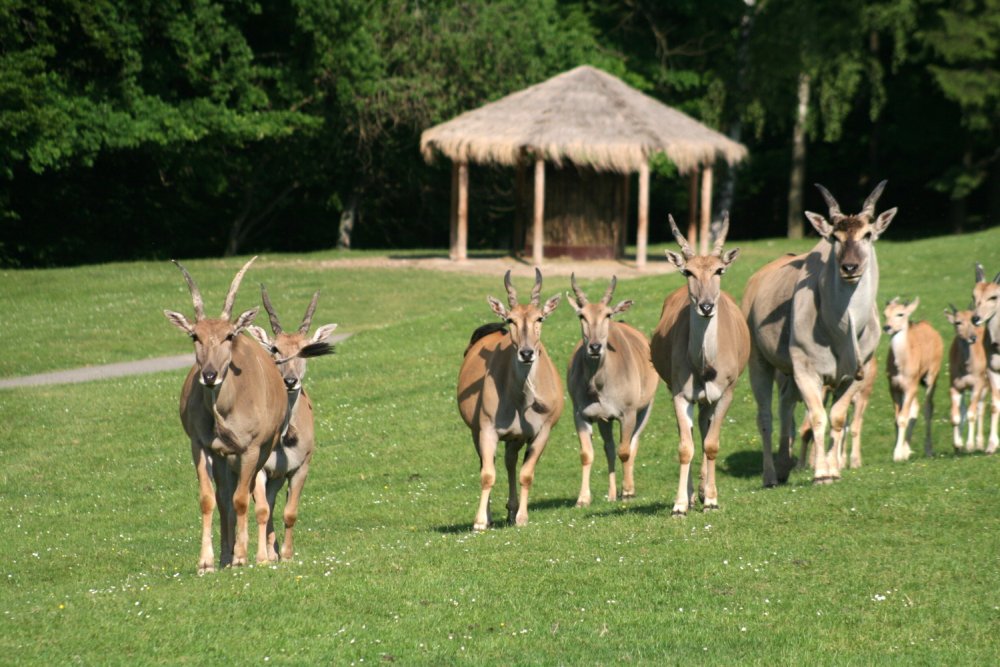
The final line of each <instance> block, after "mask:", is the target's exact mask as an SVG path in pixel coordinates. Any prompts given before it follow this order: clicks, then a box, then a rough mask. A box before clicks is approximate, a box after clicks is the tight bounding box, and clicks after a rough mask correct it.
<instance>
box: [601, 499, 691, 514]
mask: <svg viewBox="0 0 1000 667" xmlns="http://www.w3.org/2000/svg"><path fill="white" fill-rule="evenodd" d="M673 508H674V504H673V503H672V502H670V503H665V502H663V501H661V500H657V501H655V502H651V503H642V504H639V502H637V501H636V500H634V499H633V500H626V501H621V500H618V501H615V502H614V503H611V502H609V503H607V504H606V505H605V506H604V507H603V508H601V509H594V506H593V505H591V506H590V508H588V509H586V510H585V511H586V513H587V514H586V516H587V517H588V518H589V517H606V516H618V515H619V514H641V515H643V516H653V515H655V514H662V513H664V512H666V513H667V515H669V514H670V512H671V511H672V510H673Z"/></svg>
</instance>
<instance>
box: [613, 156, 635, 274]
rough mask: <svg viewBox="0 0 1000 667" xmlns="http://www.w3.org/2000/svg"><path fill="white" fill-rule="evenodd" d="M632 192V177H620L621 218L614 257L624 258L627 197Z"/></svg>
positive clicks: (627, 209) (626, 240)
mask: <svg viewBox="0 0 1000 667" xmlns="http://www.w3.org/2000/svg"><path fill="white" fill-rule="evenodd" d="M631 190H632V175H631V174H625V175H623V176H622V217H621V224H620V225H619V229H618V247H617V248H616V249H615V257H616V258H617V257H624V256H625V246H626V245H627V243H628V239H627V236H628V211H629V205H630V204H629V197H630V196H631Z"/></svg>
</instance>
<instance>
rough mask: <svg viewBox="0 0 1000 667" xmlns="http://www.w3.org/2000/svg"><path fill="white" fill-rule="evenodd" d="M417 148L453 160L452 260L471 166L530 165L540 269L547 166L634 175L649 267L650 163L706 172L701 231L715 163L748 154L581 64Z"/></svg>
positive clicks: (447, 126) (461, 250)
mask: <svg viewBox="0 0 1000 667" xmlns="http://www.w3.org/2000/svg"><path fill="white" fill-rule="evenodd" d="M420 150H421V152H422V153H423V155H424V158H425V159H427V160H428V161H430V160H431V159H433V157H434V155H435V154H437V153H440V154H443V155H445V156H447V157H448V158H450V159H451V160H452V161H453V162H454V165H455V168H454V170H453V193H452V199H453V207H452V208H453V211H452V256H453V257H455V258H457V259H461V258H464V256H465V247H464V244H465V240H464V237H465V225H466V224H467V223H466V220H465V218H466V217H467V210H468V205H467V183H468V166H467V165H468V164H469V163H470V162H474V163H485V164H499V165H508V166H515V167H521V166H523V165H525V164H526V163H530V162H531V161H533V162H534V163H535V192H536V193H537V194H538V195H539V196H536V197H534V200H535V201H534V209H535V211H534V213H535V215H534V235H533V236H534V243H533V254H534V259H535V261H536V263H541V259H542V254H543V250H542V245H543V242H542V240H543V238H544V235H543V229H542V226H543V221H544V194H545V166H544V165H545V162H551V163H553V164H554V165H556V166H557V167H559V166H562V165H564V164H566V163H571V164H573V165H575V166H576V167H577V168H587V169H592V170H595V171H597V172H604V173H607V172H610V173H617V174H625V175H626V176H627V175H629V174H631V173H634V172H639V178H640V181H639V224H638V246H639V252H638V257H637V262H638V263H639V264H640V265H641V264H643V263H644V262H645V242H646V234H647V228H648V192H649V159H650V158H651V157H652V156H653V155H654V154H656V153H660V152H662V153H664V154H665V155H666V156H667V157H668V158H669V159H670V160H671V161H672V162H673V163H674V164H675V165H676V166H677V168H678V169H679V171H680V172H681V174H693V175H694V176H695V178H696V177H697V174H698V172H699V171H704V172H705V178H703V183H702V190H703V192H702V202H703V211H702V219H703V223H702V224H703V226H705V227H707V223H708V211H709V210H710V206H708V205H707V204H706V190H707V193H708V196H710V192H711V167H712V165H713V164H714V163H715V161H716V160H720V159H721V160H724V161H725V162H727V163H728V164H730V165H733V164H735V163H737V162H739V161H741V160H743V159H744V158H745V157H746V155H747V150H746V148H745V147H744V146H743V145H742V144H739V143H737V142H735V141H732V140H730V139H729V138H727V137H725V136H724V135H722V134H720V133H719V132H716V131H715V130H712V129H711V128H709V127H706V126H705V125H702V124H701V123H699V122H698V121H696V120H694V119H693V118H691V117H690V116H687V115H686V114H684V113H681V112H680V111H677V110H676V109H673V108H671V107H669V106H667V105H665V104H663V103H662V102H659V101H657V100H655V99H653V98H651V97H649V96H647V95H644V94H643V93H641V92H639V91H638V90H635V89H634V88H632V87H630V86H628V85H627V84H625V83H624V82H623V81H621V80H620V79H618V78H616V77H614V76H612V75H610V74H607V73H606V72H602V71H601V70H598V69H595V68H593V67H590V66H586V65H584V66H581V67H577V68H575V69H572V70H570V71H568V72H564V73H562V74H559V75H558V76H555V77H553V78H551V79H549V80H548V81H544V82H542V83H539V84H537V85H534V86H531V87H529V88H526V89H524V90H522V91H519V92H516V93H512V94H510V95H508V96H507V97H504V98H502V99H499V100H497V101H495V102H491V103H489V104H486V105H484V106H482V107H480V108H478V109H475V110H473V111H468V112H466V113H463V114H461V115H459V116H457V117H456V118H454V119H452V120H450V121H447V122H445V123H442V124H440V125H437V126H435V127H432V128H430V129H428V130H426V131H424V133H423V135H422V136H421V138H420ZM619 182H621V180H619ZM706 186H707V188H706Z"/></svg>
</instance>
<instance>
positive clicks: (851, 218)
mask: <svg viewBox="0 0 1000 667" xmlns="http://www.w3.org/2000/svg"><path fill="white" fill-rule="evenodd" d="M885 184H886V181H882V182H881V183H879V184H878V185H877V186H875V189H874V190H872V193H871V194H870V195H868V199H866V200H865V204H864V206H863V207H862V208H861V213H858V214H857V215H844V214H843V213H841V211H840V204H838V203H837V200H836V199H834V198H833V195H831V194H830V191H829V190H827V189H826V188H824V187H823V186H822V185H820V184H819V183H816V187H817V188H819V191H820V193H821V194H822V195H823V199H825V200H826V205H827V206H828V207H829V208H830V220H829V221H827V219H826V218H824V217H823V216H822V215H820V214H819V213H812V212H811V211H806V212H805V213H806V218H808V219H809V222H810V223H811V224H812V226H813V229H815V230H816V233H818V234H819V235H820V236H822V237H823V238H824V239H826V240H827V241H829V242H830V243H831V244H832V245H833V248H834V255H835V257H836V262H837V268H838V270H839V273H840V277H841V278H842V279H843V280H844V281H845V282H848V283H857V282H858V281H859V280H861V276H863V275H864V273H865V269H866V268H867V266H868V259H869V258H870V257H871V249H872V243H874V242H875V241H876V240H878V238H879V236H881V235H882V233H883V232H884V231H885V230H886V228H888V227H889V223H890V222H892V219H893V218H894V217H895V216H896V212H897V211H898V210H899V209H898V208H890V209H889V210H888V211H883V212H882V214H881V215H879V216H878V217H875V203H876V202H877V201H878V198H879V197H880V196H881V195H882V190H883V189H884V188H885Z"/></svg>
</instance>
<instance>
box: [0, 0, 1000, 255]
mask: <svg viewBox="0 0 1000 667" xmlns="http://www.w3.org/2000/svg"><path fill="white" fill-rule="evenodd" d="M998 59H1000V4H998V2H997V0H963V1H962V2H943V1H942V0H868V1H864V0H850V1H848V2H841V1H839V0H822V1H809V2H806V1H804V0H757V2H753V3H747V2H744V1H743V0H711V1H710V2H706V1H695V0H683V1H680V2H670V3H663V2H659V1H657V0H635V1H633V0H630V1H628V2H624V1H623V2H598V1H596V0H540V1H539V2H531V3H524V2H517V1H515V0H497V1H492V2H491V1H487V0H462V1H461V2H450V1H449V2H445V1H443V0H422V1H420V2H415V1H414V0H387V1H386V2H374V3H373V2H364V1H363V0H322V1H311V0H310V1H307V0H262V1H251V0H236V1H234V2H222V1H221V0H190V1H180V0H167V1H165V2H150V1H148V0H140V1H138V2H137V1H133V0H49V1H45V2H25V1H24V0H5V1H4V2H2V3H0V263H2V264H5V265H13V266H17V265H23V266H44V265H55V264H74V263H82V262H93V261H107V260H114V259H128V258H136V257H145V258H153V257H157V258H162V257H166V256H171V255H183V256H192V255H194V256H211V255H217V254H222V253H230V254H231V253H235V252H240V251H249V250H274V251H281V250H304V249H316V248H324V247H332V246H333V245H334V244H335V243H336V240H337V228H338V220H339V218H340V216H341V214H342V213H344V212H345V211H355V212H356V214H357V216H358V223H357V225H356V226H355V232H354V237H353V246H354V247H362V248H363V247H427V246H428V245H437V246H442V245H444V244H445V243H446V242H447V217H448V198H449V182H448V178H449V176H448V172H449V170H448V165H447V164H445V163H444V162H445V161H441V163H439V164H435V165H430V166H428V165H426V164H424V162H423V160H422V159H421V157H420V155H419V153H418V150H417V144H418V140H419V135H420V132H421V131H422V130H424V129H426V128H427V127H429V126H431V125H433V124H435V123H438V122H441V121H444V120H447V119H448V118H450V117H452V116H454V115H456V114H458V113H460V112H462V111H464V110H468V109H471V108H474V107H476V106H478V105H480V104H482V103H484V102H487V101H489V100H493V99H496V98H498V97H501V96H503V95H505V94H508V93H510V92H513V91H515V90H518V89H520V88H523V87H524V86H527V85H530V84H532V83H537V82H539V81H542V80H544V79H545V78H547V77H549V76H552V75H554V74H556V73H558V72H561V71H564V70H566V69H569V68H571V67H574V66H576V65H579V64H582V63H590V64H593V65H596V66H598V67H602V68H604V69H607V70H608V71H610V72H612V73H613V74H616V75H618V76H621V77H623V78H624V79H625V80H626V81H628V82H629V83H631V84H632V85H635V86H637V87H639V88H640V89H642V90H644V91H646V92H648V93H649V94H651V95H654V96H656V97H658V98H660V99H662V100H664V101H666V102H667V103H669V104H672V105H675V106H677V107H679V108H681V109H683V110H685V111H686V112H688V113H690V114H692V115H693V116H695V117H697V118H700V119H701V120H703V121H704V122H706V123H708V124H709V125H712V126H714V127H717V128H719V129H720V130H722V131H724V132H726V133H728V134H731V135H732V136H734V137H738V138H739V139H740V140H742V141H744V142H745V143H747V145H748V146H749V148H750V151H751V156H752V157H751V160H750V161H749V162H748V163H747V165H746V166H745V167H743V168H742V169H740V171H739V177H738V178H737V179H735V180H732V179H730V178H729V177H728V176H723V177H721V178H719V180H718V182H719V188H720V189H721V190H724V191H725V192H724V194H723V196H722V198H721V200H722V201H723V202H724V205H726V206H729V207H730V208H732V209H733V210H734V211H739V212H740V214H739V215H735V216H734V220H744V221H745V224H743V225H741V226H740V227H739V228H738V230H736V231H737V233H738V234H742V235H744V236H760V235H772V234H777V233H781V232H782V231H783V225H784V219H785V208H786V207H787V205H786V201H785V192H786V189H787V187H788V171H789V168H790V167H789V160H790V157H789V156H790V150H791V148H790V144H791V137H792V129H791V128H792V125H793V124H794V122H795V116H796V111H795V109H796V86H797V82H798V81H799V79H800V77H801V76H803V75H808V76H809V77H810V80H811V81H812V86H813V89H814V90H813V94H812V96H811V102H810V112H809V114H808V117H807V119H806V124H807V128H808V140H809V142H810V144H811V146H810V150H809V158H808V161H807V169H808V176H807V179H806V182H812V181H822V182H823V183H825V184H827V185H828V186H829V187H831V188H832V189H833V191H834V192H839V191H843V190H845V189H848V188H852V187H857V184H859V183H860V184H861V186H862V188H863V187H866V186H870V185H871V184H873V183H874V182H877V181H878V180H881V179H882V178H888V179H890V181H891V182H892V184H893V188H894V189H895V190H896V192H897V193H899V194H900V195H901V197H900V201H901V203H903V205H904V206H905V207H906V209H905V210H908V211H911V212H913V213H914V214H916V215H915V219H914V221H913V222H914V224H913V227H914V229H920V230H921V233H937V232H940V231H942V228H944V229H946V230H950V229H959V228H962V227H963V226H965V227H969V228H975V227H982V226H988V225H991V224H995V222H996V220H997V218H998V215H1000V213H998V212H1000V194H997V193H998V192H1000V166H998V165H1000V157H998V153H997V150H996V146H997V145H998V144H1000V134H998V133H1000V128H998V120H997V119H998V118H1000V108H998V104H1000V101H998V100H1000V95H998V93H997V91H998V90H1000V85H998V77H1000V74H998V71H997V64H996V63H997V62H998ZM657 171H659V172H660V173H661V174H662V176H661V177H660V178H657V179H655V180H654V185H653V193H652V194H653V217H654V219H662V218H663V217H665V214H666V212H667V211H668V210H671V211H675V212H677V211H680V210H682V209H684V208H685V207H686V201H687V197H686V188H687V184H686V183H685V182H683V181H682V180H681V179H676V178H673V177H669V176H670V175H671V174H672V171H671V169H669V167H666V168H663V169H661V170H657ZM512 180H513V174H512V173H510V170H503V169H489V168H476V169H474V170H473V175H472V187H473V192H472V197H471V201H472V209H471V215H472V219H473V224H472V227H471V231H472V234H473V237H472V239H471V241H472V244H473V246H480V247H496V246H498V245H499V244H501V243H502V242H503V239H504V238H505V237H506V236H508V235H509V234H508V233H507V231H506V230H509V228H510V219H511V215H512V208H513V202H512V196H511V189H512ZM949 215H950V216H951V222H950V223H948V224H945V223H943V222H942V220H945V219H946V218H947V216H949ZM653 233H654V240H655V238H657V235H660V234H663V233H664V230H663V229H661V226H659V225H654V227H653Z"/></svg>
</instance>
